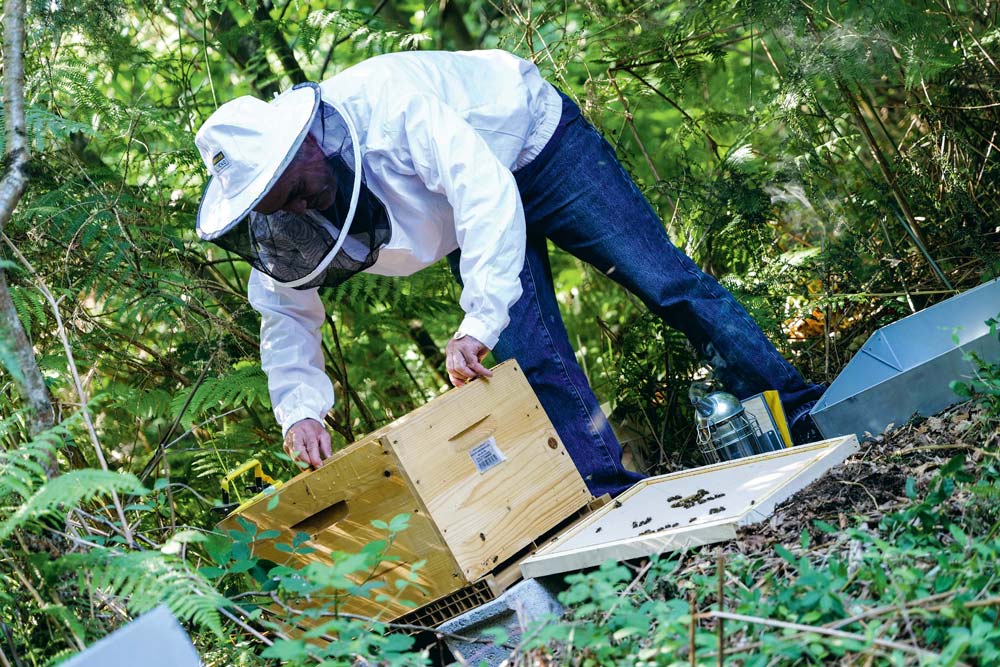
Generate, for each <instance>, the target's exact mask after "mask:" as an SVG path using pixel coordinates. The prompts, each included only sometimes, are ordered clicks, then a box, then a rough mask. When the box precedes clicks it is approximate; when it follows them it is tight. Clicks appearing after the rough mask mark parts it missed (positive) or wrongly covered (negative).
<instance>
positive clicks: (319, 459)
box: [285, 419, 333, 468]
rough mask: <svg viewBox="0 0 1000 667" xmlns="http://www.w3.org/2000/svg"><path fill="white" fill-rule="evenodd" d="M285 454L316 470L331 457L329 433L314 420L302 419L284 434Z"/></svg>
mask: <svg viewBox="0 0 1000 667" xmlns="http://www.w3.org/2000/svg"><path fill="white" fill-rule="evenodd" d="M285 453H286V454H288V455H289V456H291V457H292V460H293V461H296V462H299V461H301V462H302V463H304V464H306V465H309V466H312V467H313V468H318V467H320V466H321V465H322V464H323V461H325V460H326V459H328V458H330V456H332V455H333V452H332V450H331V449H330V433H329V432H328V431H327V430H326V428H325V427H324V426H323V425H322V424H320V423H319V422H318V421H316V420H315V419H303V420H302V421H300V422H295V424H294V425H293V426H292V427H291V428H290V429H288V433H286V434H285Z"/></svg>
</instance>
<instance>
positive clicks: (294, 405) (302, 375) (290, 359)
mask: <svg viewBox="0 0 1000 667" xmlns="http://www.w3.org/2000/svg"><path fill="white" fill-rule="evenodd" d="M247 293H248V296H249V298H250V305H251V306H253V308H254V310H256V311H257V312H258V313H260V363H261V367H262V368H263V369H264V372H265V373H267V387H268V390H269V392H270V395H271V405H272V406H273V408H274V416H275V418H276V419H277V420H278V423H279V424H281V432H282V434H285V433H287V432H288V429H289V428H290V427H291V426H292V425H293V424H295V423H296V422H299V421H301V420H303V419H307V418H308V419H315V420H316V421H318V422H320V423H322V422H323V417H324V416H325V415H326V413H327V412H329V411H330V408H331V407H333V384H332V383H331V382H330V378H329V377H327V375H326V371H325V370H324V363H323V347H322V344H321V340H322V339H321V338H320V335H321V334H320V328H321V327H322V326H323V321H324V314H325V313H324V310H323V304H322V302H321V301H320V299H319V292H318V290H316V289H309V290H296V289H291V288H287V287H279V286H277V285H275V284H274V282H273V281H272V280H271V279H270V278H268V277H267V276H265V275H263V274H262V273H260V272H258V271H257V270H256V269H254V270H252V271H251V272H250V280H249V283H248V287H247Z"/></svg>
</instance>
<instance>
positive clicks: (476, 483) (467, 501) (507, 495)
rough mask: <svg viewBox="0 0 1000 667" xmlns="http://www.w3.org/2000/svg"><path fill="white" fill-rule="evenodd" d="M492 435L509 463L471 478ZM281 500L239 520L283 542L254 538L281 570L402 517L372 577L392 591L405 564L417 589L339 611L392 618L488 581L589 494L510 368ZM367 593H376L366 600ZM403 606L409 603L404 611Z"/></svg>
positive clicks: (375, 439)
mask: <svg viewBox="0 0 1000 667" xmlns="http://www.w3.org/2000/svg"><path fill="white" fill-rule="evenodd" d="M491 437H492V438H494V439H495V441H496V445H497V448H498V449H499V450H500V452H502V454H503V456H504V457H505V459H506V460H504V461H502V462H501V463H499V464H497V465H495V466H494V467H492V468H489V469H487V470H485V471H484V472H479V471H478V470H477V468H476V465H475V464H474V462H473V460H472V457H471V455H470V451H471V450H472V449H474V448H476V447H477V446H479V445H481V444H482V443H483V442H485V441H486V440H487V439H488V438H491ZM278 496H279V500H278V504H277V506H276V507H274V509H273V510H271V511H268V509H267V506H268V504H269V503H270V501H271V500H272V499H271V498H268V497H260V498H258V499H257V500H256V501H254V502H252V503H251V504H250V505H248V506H247V507H245V508H243V509H241V510H239V511H238V514H236V513H234V514H232V515H230V516H229V517H227V518H226V519H225V520H224V521H223V522H222V523H221V524H220V525H221V527H223V528H234V529H237V528H238V524H237V522H236V517H237V516H242V517H244V518H245V519H248V520H250V521H252V522H253V523H255V524H256V525H257V527H258V529H259V530H260V531H264V530H270V529H274V530H278V531H280V532H281V536H280V537H278V538H275V539H274V540H272V541H267V542H258V543H257V545H256V546H255V552H256V554H257V555H258V556H261V557H263V558H268V559H270V560H273V561H275V562H277V563H288V564H295V565H305V564H307V563H309V562H311V561H325V560H326V559H327V558H328V557H329V554H330V552H332V551H344V552H348V553H351V552H358V551H359V550H360V549H361V548H362V547H363V546H364V545H366V544H368V543H369V542H372V541H374V540H378V539H383V538H384V537H385V532H384V531H381V530H378V529H376V528H373V527H372V525H371V522H372V521H373V520H375V519H380V520H382V521H386V522H388V521H389V520H390V519H392V517H394V516H396V515H398V514H403V513H406V514H409V515H410V522H409V528H407V529H406V530H404V531H403V532H402V533H400V534H399V536H398V537H397V538H396V540H395V541H394V542H393V544H392V547H391V551H390V552H389V553H390V555H391V556H395V557H397V558H398V561H384V562H383V563H382V564H381V566H380V567H379V569H378V571H377V572H376V578H380V579H383V580H384V581H385V582H386V587H385V588H382V589H380V590H381V591H382V592H385V593H387V594H389V595H394V594H397V592H396V587H395V583H394V582H395V580H396V579H402V578H405V577H406V575H407V574H408V573H409V572H410V567H411V565H412V564H413V563H415V562H417V561H420V560H426V564H425V565H424V566H423V567H421V568H419V569H418V570H417V578H416V581H417V583H419V584H420V587H422V588H423V589H424V590H423V591H421V590H419V589H418V588H417V587H414V586H409V587H407V588H406V589H404V590H403V591H402V592H401V593H398V595H397V597H396V598H395V599H392V600H390V601H384V602H376V601H375V600H374V599H369V598H361V597H352V598H349V599H348V600H347V601H346V604H344V605H343V606H342V607H341V610H342V611H345V612H349V613H355V614H362V615H365V616H379V617H381V618H383V619H394V618H398V617H399V616H402V615H403V614H405V613H407V612H408V611H411V610H412V609H413V608H414V606H416V607H419V606H422V605H424V604H427V603H430V602H433V601H434V600H437V599H439V598H441V597H443V596H445V595H448V594H449V593H452V592H454V591H456V590H459V589H461V588H463V587H465V586H468V585H469V584H471V583H473V582H476V581H478V580H480V579H483V578H484V577H487V576H488V575H489V574H490V572H491V571H492V570H494V569H495V568H496V567H497V566H498V565H500V564H502V563H503V562H504V561H506V560H508V559H509V558H511V557H512V556H514V555H516V554H517V553H518V552H519V551H520V550H522V549H524V548H525V547H527V546H528V545H529V544H531V542H532V541H533V540H534V539H536V538H538V537H539V536H541V535H542V534H543V533H545V532H546V531H548V530H550V529H551V528H553V527H554V526H556V525H557V524H558V523H560V522H561V521H563V520H564V519H566V518H567V517H569V516H570V515H572V514H573V513H574V512H575V511H577V510H578V509H580V508H581V507H583V506H584V505H586V504H587V502H588V501H589V500H590V493H589V492H588V490H587V487H586V485H585V484H584V481H583V479H582V478H581V477H580V475H579V473H578V472H577V470H576V468H575V467H574V465H573V462H572V460H571V459H570V457H569V454H568V453H567V452H566V449H565V447H564V446H563V444H562V442H561V441H560V440H559V436H558V435H557V434H556V431H555V428H553V426H552V423H551V422H550V421H549V419H548V417H547V416H546V414H545V412H544V410H542V408H541V406H540V404H539V403H538V400H537V399H536V397H535V394H534V392H533V391H532V390H531V387H530V386H529V385H528V383H527V380H526V379H525V377H524V373H523V372H522V371H521V369H520V368H519V367H518V366H517V364H516V363H515V362H513V361H509V362H506V363H504V364H501V365H499V366H497V367H496V368H495V369H493V378H491V379H489V380H485V379H479V380H476V381H474V382H471V383H469V384H468V385H466V386H465V387H462V388H459V389H453V390H451V391H448V392H447V393H445V394H443V395H442V396H440V397H438V398H436V399H434V400H432V401H430V402H429V403H427V404H426V405H424V406H423V407H421V408H418V409H417V410H415V411H413V412H411V413H410V414H408V415H406V416H404V417H402V418H400V419H398V420H396V421H395V422H393V423H392V424H389V425H388V426H385V427H384V428H382V429H380V430H378V431H376V432H374V433H372V434H370V435H368V436H367V437H365V438H363V439H362V440H359V441H358V442H356V443H354V444H352V445H350V446H349V447H346V448H345V449H343V450H341V451H339V452H337V453H336V454H335V455H334V456H333V457H332V458H331V459H329V460H328V461H327V462H326V463H325V464H324V465H323V466H322V467H321V468H319V469H318V470H315V471H307V472H304V473H302V474H300V475H298V476H297V477H295V478H294V479H292V480H291V481H289V482H287V483H286V484H284V485H283V486H282V487H281V488H280V489H279V491H278ZM299 532H305V533H308V534H309V535H311V536H312V539H311V540H310V541H309V542H307V543H306V545H307V546H310V547H313V548H314V549H316V552H314V553H312V554H309V555H295V556H289V554H287V553H285V552H282V551H278V550H277V549H275V547H274V545H275V544H276V543H285V544H291V542H292V539H293V537H294V536H295V534H296V533H299ZM373 597H374V596H373ZM406 602H409V603H410V604H406Z"/></svg>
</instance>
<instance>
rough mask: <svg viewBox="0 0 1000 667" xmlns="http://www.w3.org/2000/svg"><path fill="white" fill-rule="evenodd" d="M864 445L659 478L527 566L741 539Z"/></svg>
mask: <svg viewBox="0 0 1000 667" xmlns="http://www.w3.org/2000/svg"><path fill="white" fill-rule="evenodd" d="M857 450H858V441H857V438H856V437H854V436H853V435H851V436H844V437H839V438H833V439H831V440H824V441H822V442H817V443H813V444H811V445H805V446H802V447H795V448H791V449H784V450H781V451H777V452H768V453H766V454H759V455H757V456H751V457H747V458H744V459H739V460H737V461H726V462H724V463H718V464H715V465H711V466H704V467H701V468H693V469H691V470H685V471H682V472H677V473H671V474H668V475H662V476H660V477H651V478H649V479H646V480H643V481H641V482H639V483H637V484H636V485H635V486H633V487H632V488H631V489H629V490H628V491H626V492H625V493H623V494H622V495H620V496H619V497H618V498H617V499H616V500H613V501H612V502H611V503H609V504H608V505H606V506H605V507H603V508H601V509H600V510H598V511H597V512H595V513H594V514H593V515H592V516H591V517H590V518H589V519H588V520H586V521H584V522H582V523H580V524H578V525H577V526H575V527H574V528H572V529H570V530H569V531H568V532H567V533H565V534H563V535H561V536H559V538H558V540H557V541H556V542H555V543H554V544H550V545H548V546H546V547H543V548H542V549H540V550H539V551H538V553H536V554H535V555H534V556H531V557H530V558H528V559H526V560H525V561H524V562H522V563H521V573H522V574H523V575H524V576H525V577H526V578H528V577H538V576H544V575H548V574H556V573H559V572H568V571H571V570H577V569H581V568H585V567H591V566H594V565H599V564H601V563H602V562H604V561H605V560H607V559H609V558H613V559H617V560H626V559H629V558H639V557H643V556H650V555H653V554H658V553H664V552H668V551H678V550H681V549H685V548H688V547H693V546H697V545H701V544H711V543H713V542H721V541H724V540H729V539H733V538H734V537H736V528H737V527H738V526H744V525H748V524H752V523H756V522H758V521H762V520H764V519H766V518H768V517H769V516H770V515H771V513H772V512H773V511H774V508H775V507H776V506H777V505H778V504H780V503H781V502H783V501H784V500H786V499H787V498H789V497H790V496H792V495H793V494H794V493H795V492H796V491H799V490H800V489H802V488H803V487H805V486H806V485H808V484H809V483H810V482H812V481H813V480H815V479H817V478H819V477H820V476H821V475H822V474H823V473H824V472H826V471H827V470H829V469H830V468H832V467H834V466H836V465H837V464H839V463H841V462H842V461H843V460H844V459H846V458H847V457H848V456H850V455H851V454H852V453H854V452H856V451H857Z"/></svg>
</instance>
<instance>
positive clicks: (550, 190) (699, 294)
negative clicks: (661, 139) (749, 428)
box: [448, 116, 823, 496]
mask: <svg viewBox="0 0 1000 667" xmlns="http://www.w3.org/2000/svg"><path fill="white" fill-rule="evenodd" d="M514 176H515V178H516V180H517V184H518V189H519V190H520V193H521V199H522V201H523V203H524V214H525V219H526V222H527V232H528V239H527V250H526V257H525V262H524V269H523V270H522V271H521V275H520V277H521V287H522V288H523V290H524V292H523V294H522V295H521V298H520V299H519V300H518V301H517V303H515V304H514V306H513V307H512V308H511V311H510V318H511V324H510V326H508V327H507V329H505V330H504V332H503V334H501V336H500V341H499V342H498V343H497V346H496V347H495V348H494V349H493V356H494V357H495V358H496V360H497V361H498V362H499V361H505V360H507V359H516V360H517V362H518V364H519V365H520V366H521V368H522V369H523V370H524V372H525V376H526V377H527V379H528V381H529V382H530V384H531V386H532V387H533V388H534V390H535V392H536V393H537V394H538V399H539V401H540V402H541V404H542V407H543V408H545V412H546V413H547V414H548V416H549V418H550V419H551V420H552V423H553V425H554V426H555V428H556V431H557V432H558V433H559V437H560V438H561V439H562V441H563V443H564V444H565V445H566V449H567V451H568V452H569V454H570V456H571V457H572V458H573V462H574V463H575V464H576V467H577V469H578V470H579V471H580V474H581V475H582V476H583V478H584V480H585V481H586V483H587V486H588V488H589V489H590V491H591V493H593V494H594V495H595V496H599V495H601V494H604V493H611V494H612V495H616V494H618V493H620V492H621V491H624V490H625V489H626V488H628V487H629V486H631V485H632V484H634V483H635V482H636V481H638V480H640V479H642V475H638V474H636V473H632V472H630V471H628V470H626V469H625V468H624V467H623V466H622V464H621V455H622V449H621V445H620V444H619V443H618V440H617V438H615V435H614V433H613V431H612V430H611V426H610V425H609V424H608V422H607V419H605V418H604V415H603V413H602V412H601V409H600V406H599V404H598V401H597V398H596V397H595V396H594V393H593V391H592V390H591V388H590V385H589V384H588V382H587V378H586V376H585V375H584V374H583V370H582V369H581V368H580V366H579V364H577V362H576V355H575V354H574V351H573V347H572V346H571V345H570V342H569V337H568V336H567V334H566V328H565V326H564V324H563V321H562V318H561V316H560V314H559V308H558V304H557V302H556V298H555V291H554V288H553V284H552V271H551V269H550V266H549V257H548V252H547V250H546V244H545V241H546V239H551V240H552V242H553V243H554V244H555V245H556V246H558V247H559V248H562V249H563V250H565V251H567V252H569V253H570V254H572V255H574V256H575V257H578V258H579V259H581V260H583V261H585V262H587V263H588V264H590V265H592V266H594V267H595V268H596V269H598V270H599V271H601V272H603V273H604V274H605V275H608V276H609V277H610V278H611V279H613V280H615V281H617V282H618V283H620V284H621V285H622V286H624V287H625V288H627V289H628V290H629V291H630V292H632V293H633V294H635V295H636V296H637V297H639V298H640V299H641V300H642V301H643V303H645V304H646V306H647V307H648V308H649V309H650V310H651V311H652V312H654V313H656V314H657V315H659V316H660V317H661V318H663V320H664V322H666V323H667V324H668V325H669V326H671V327H674V328H676V329H679V330H680V331H682V332H683V333H684V334H685V335H686V336H687V337H688V339H689V340H690V341H691V343H692V344H693V345H694V346H695V348H696V349H697V350H698V351H699V352H700V353H701V354H702V355H703V356H704V357H705V359H706V360H707V361H708V362H709V363H711V365H712V366H713V368H714V369H715V371H716V374H717V375H718V377H719V379H720V380H721V381H722V382H723V384H724V385H725V387H726V390H727V391H729V392H731V393H733V394H735V395H736V396H738V397H740V398H745V397H747V396H751V395H753V394H756V393H759V392H761V391H764V390H767V389H776V390H778V392H779V393H780V395H781V399H782V403H783V404H784V407H785V411H786V414H787V415H789V416H791V415H795V414H798V413H799V412H801V411H802V407H803V406H804V404H806V403H807V402H809V401H814V400H816V399H817V398H819V396H820V395H821V394H822V393H823V388H822V387H821V386H820V385H815V384H811V383H807V382H806V381H805V380H804V379H803V378H802V376H801V375H800V374H799V372H798V371H796V370H795V369H794V368H793V367H792V366H791V364H789V363H788V362H787V361H786V360H785V359H784V357H782V356H781V354H779V353H778V351H777V350H776V349H775V348H774V346H773V345H772V344H771V342H770V341H769V340H768V339H767V337H765V336H764V333H763V332H762V331H761V329H760V327H759V326H757V324H756V322H754V321H753V319H752V318H751V317H750V315H749V314H748V313H747V312H746V310H745V309H744V308H743V307H742V306H741V305H740V304H739V303H738V302H737V301H736V299H735V298H734V297H733V295H732V294H730V293H729V291H728V290H726V289H725V288H724V287H722V286H721V285H719V283H718V282H717V281H716V280H715V279H714V278H712V277H711V276H709V275H707V274H705V273H704V272H702V271H701V269H699V268H698V266H697V265H696V264H695V263H694V262H693V261H691V259H690V258H689V257H687V256H686V255H685V254H684V253H682V252H681V251H680V250H678V249H677V248H676V247H675V246H674V245H673V244H672V243H671V242H670V239H669V238H668V237H667V234H666V231H665V230H664V228H663V223H662V222H661V221H660V219H659V217H658V216H657V215H656V212H655V211H654V210H653V208H652V206H650V204H649V202H647V201H646V198H645V197H644V196H643V195H642V193H641V192H639V189H638V187H636V185H635V183H634V182H633V181H632V179H631V177H630V176H629V175H628V173H627V172H626V171H625V169H624V168H623V167H622V165H621V163H620V162H619V161H618V158H617V157H616V156H615V152H614V149H613V148H612V147H611V146H610V144H608V142H607V141H605V140H604V138H603V137H602V136H601V135H600V133H598V132H597V130H596V129H594V127H593V126H592V125H591V124H590V123H588V122H587V121H586V119H584V118H583V117H582V116H576V117H575V118H574V119H573V120H572V121H570V122H569V124H568V125H566V126H565V128H564V130H563V132H562V133H561V135H560V136H558V137H557V138H556V140H555V141H552V142H550V143H549V144H548V145H547V146H546V147H545V148H544V149H543V150H542V152H541V153H540V154H539V155H538V157H536V158H535V159H534V160H533V161H532V162H531V163H530V164H528V165H526V166H525V167H523V168H522V169H519V170H518V171H516V172H514ZM448 259H449V263H450V265H451V268H452V271H453V272H454V273H455V276H456V277H459V276H458V251H456V252H455V253H452V255H450V256H449V258H448Z"/></svg>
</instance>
